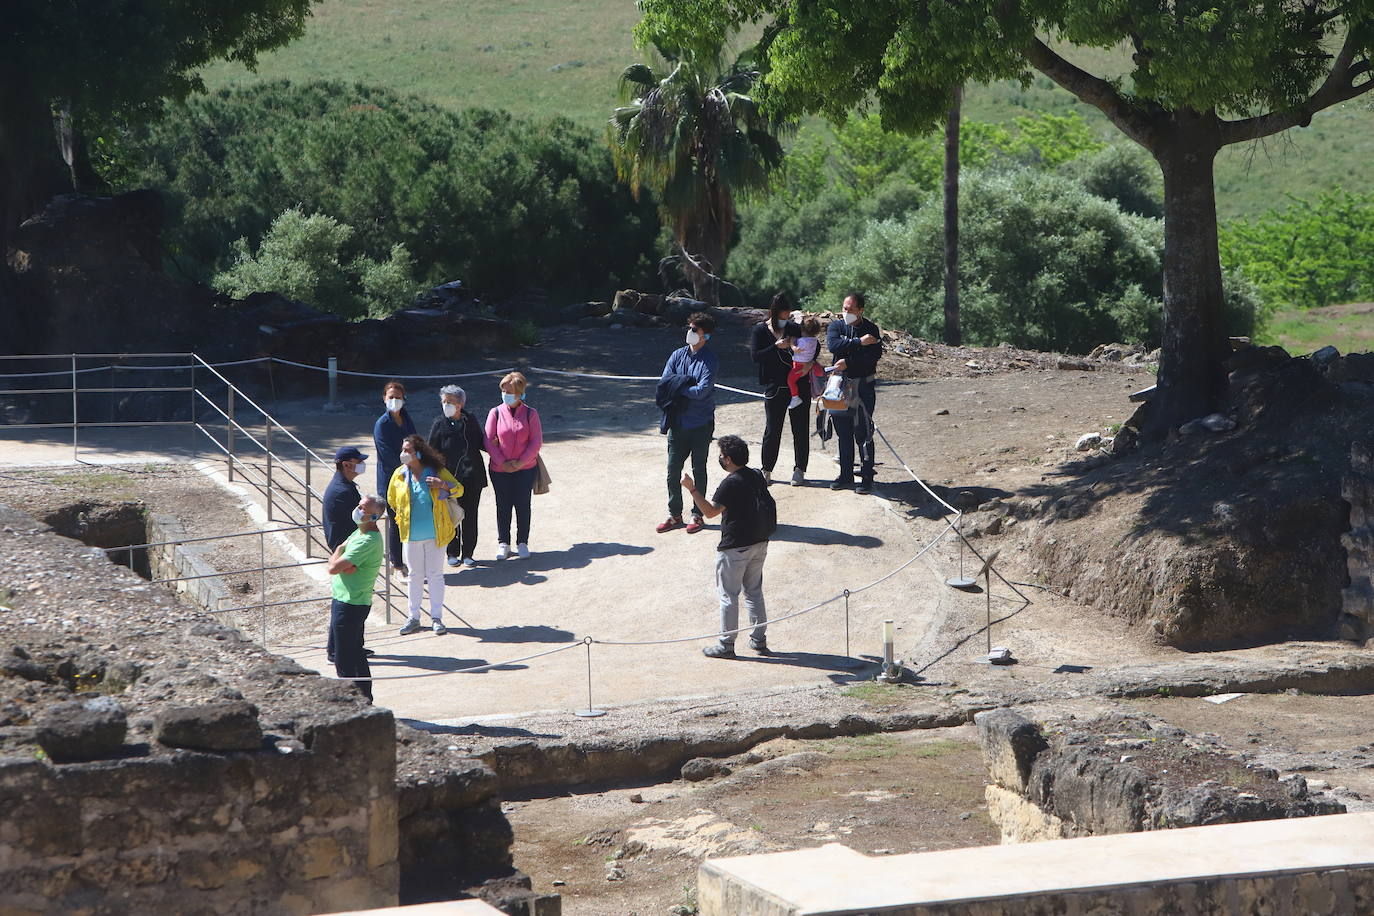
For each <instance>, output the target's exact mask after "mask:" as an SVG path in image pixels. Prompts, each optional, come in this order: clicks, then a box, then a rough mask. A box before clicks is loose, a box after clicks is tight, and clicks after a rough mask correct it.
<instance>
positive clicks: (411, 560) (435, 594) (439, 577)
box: [402, 538, 444, 623]
mask: <svg viewBox="0 0 1374 916" xmlns="http://www.w3.org/2000/svg"><path fill="white" fill-rule="evenodd" d="M402 552H403V553H404V554H405V561H406V566H408V567H409V568H410V588H409V597H410V619H411V620H419V619H420V605H421V603H422V599H423V598H424V595H425V583H426V582H428V583H429V616H430V617H433V618H434V622H435V623H441V622H442V621H443V616H444V550H443V548H442V547H440V546H438V545H437V544H435V543H434V539H433V538H430V539H428V540H424V541H406V542H405V545H404V549H403V551H402Z"/></svg>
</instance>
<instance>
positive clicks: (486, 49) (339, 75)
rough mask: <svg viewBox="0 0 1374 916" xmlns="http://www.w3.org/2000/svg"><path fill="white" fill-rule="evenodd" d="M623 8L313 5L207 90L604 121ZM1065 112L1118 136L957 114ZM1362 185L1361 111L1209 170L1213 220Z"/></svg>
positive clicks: (624, 39) (1099, 65) (329, 1)
mask: <svg viewBox="0 0 1374 916" xmlns="http://www.w3.org/2000/svg"><path fill="white" fill-rule="evenodd" d="M638 18H639V16H638V12H637V11H636V9H635V4H634V0H325V2H324V3H322V4H320V5H319V6H317V7H315V14H314V18H313V19H312V20H311V21H310V23H309V26H308V28H307V31H306V35H305V38H304V39H302V40H301V41H300V42H298V43H296V44H294V45H291V46H290V47H288V48H285V49H283V50H281V51H278V52H276V53H275V54H270V55H267V56H266V57H264V58H263V60H262V62H261V65H260V67H259V69H258V72H257V73H256V74H253V73H248V72H247V71H245V70H244V69H243V68H242V67H239V66H230V65H228V64H221V65H218V66H216V67H213V68H211V69H210V70H208V71H207V73H206V80H207V83H209V84H210V85H211V86H214V87H219V86H227V85H232V84H244V83H250V82H254V81H258V80H264V79H278V78H289V79H293V80H312V79H340V80H346V81H350V82H365V83H374V84H378V85H382V86H387V87H390V88H392V89H396V90H399V91H402V92H412V93H416V94H418V95H422V96H425V97H427V98H429V99H431V100H433V101H435V102H438V103H440V104H442V105H447V106H453V107H466V106H483V107H489V108H504V109H507V110H509V111H512V112H515V113H516V114H521V115H529V116H534V117H549V116H552V115H555V114H559V115H565V116H567V117H569V118H571V119H573V120H574V121H577V122H578V123H580V124H584V125H587V126H596V125H600V124H603V123H605V121H606V119H607V118H608V117H609V116H610V112H611V109H612V108H613V107H614V106H615V104H616V96H615V92H616V80H617V78H618V77H619V75H620V71H621V70H622V69H623V68H624V67H625V65H626V64H627V63H630V62H633V61H636V60H639V59H641V56H640V53H639V52H638V51H637V50H636V49H635V48H634V43H633V41H632V40H631V37H630V30H631V29H632V28H633V26H634V24H635V22H636V21H638ZM1071 56H1072V58H1073V59H1074V60H1075V62H1077V63H1079V64H1081V65H1083V66H1086V67H1088V68H1089V69H1091V70H1093V71H1094V72H1102V71H1103V70H1104V69H1107V70H1110V69H1113V68H1116V69H1119V68H1120V65H1121V63H1122V62H1123V61H1124V59H1125V58H1124V56H1123V55H1122V53H1121V52H1119V51H1115V50H1095V49H1090V50H1086V51H1084V50H1078V49H1075V50H1073V51H1072V52H1071ZM1068 109H1075V110H1078V111H1081V112H1082V113H1083V114H1084V116H1085V117H1089V118H1091V119H1092V120H1093V121H1094V123H1096V124H1098V125H1100V127H1101V130H1102V133H1103V136H1104V137H1108V138H1110V139H1111V140H1112V142H1129V141H1126V140H1125V139H1124V138H1122V137H1121V135H1120V133H1119V132H1117V131H1116V130H1115V129H1114V128H1113V127H1112V126H1111V125H1110V124H1108V123H1107V121H1106V119H1105V118H1103V117H1102V116H1101V115H1099V114H1098V113H1097V112H1096V111H1095V110H1093V109H1089V108H1087V107H1086V106H1083V105H1080V104H1079V103H1078V102H1077V101H1076V100H1075V99H1073V98H1072V97H1071V96H1070V95H1069V94H1068V93H1067V92H1065V91H1063V90H1062V89H1059V88H1058V87H1056V86H1054V85H1053V84H1051V83H1050V82H1049V80H1047V79H1045V78H1043V77H1037V78H1036V79H1035V80H1034V82H1033V83H1032V85H1031V86H1030V87H1029V88H1028V89H1026V90H1024V91H1023V90H1022V89H1021V88H1020V87H1019V86H1016V85H1013V84H1009V83H1002V84H997V85H994V86H977V87H972V88H971V89H970V91H969V93H968V101H967V109H966V116H967V117H971V118H982V119H987V120H1004V119H1008V118H1011V117H1014V116H1016V115H1018V114H1023V113H1025V112H1026V111H1028V110H1044V111H1061V112H1062V111H1064V110H1068ZM1372 181H1374V112H1371V110H1370V108H1369V105H1368V103H1367V102H1365V101H1356V102H1350V103H1346V105H1344V106H1342V107H1341V108H1339V109H1335V110H1332V111H1329V112H1326V113H1324V114H1322V115H1319V116H1318V117H1317V119H1316V120H1315V121H1314V122H1313V126H1312V127H1310V128H1306V129H1301V130H1290V131H1288V132H1287V133H1285V134H1282V135H1280V136H1279V137H1276V138H1271V139H1270V140H1268V141H1267V142H1264V143H1261V144H1251V145H1248V146H1246V147H1235V148H1232V149H1229V150H1227V151H1226V152H1225V153H1223V155H1222V158H1221V160H1220V162H1219V163H1218V168H1217V195H1218V206H1219V208H1220V211H1221V215H1222V216H1223V217H1228V216H1236V215H1244V214H1249V213H1256V212H1260V211H1262V210H1264V209H1265V208H1267V207H1271V206H1275V205H1278V204H1281V203H1282V202H1283V198H1284V195H1286V194H1294V195H1297V196H1300V197H1309V196H1315V194H1316V193H1317V192H1319V191H1320V190H1322V189H1324V188H1327V187H1330V186H1331V185H1341V186H1344V187H1346V188H1351V189H1360V188H1365V187H1368V186H1369V185H1370V183H1371V182H1372Z"/></svg>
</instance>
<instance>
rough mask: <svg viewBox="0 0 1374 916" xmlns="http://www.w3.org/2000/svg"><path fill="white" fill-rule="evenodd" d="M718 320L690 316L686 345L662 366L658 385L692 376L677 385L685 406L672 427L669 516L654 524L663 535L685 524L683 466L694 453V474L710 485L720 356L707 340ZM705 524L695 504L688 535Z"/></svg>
mask: <svg viewBox="0 0 1374 916" xmlns="http://www.w3.org/2000/svg"><path fill="white" fill-rule="evenodd" d="M715 329H716V322H715V319H713V318H712V317H711V316H710V315H707V314H705V313H704V312H696V313H694V314H693V315H692V316H691V317H690V318H688V319H687V345H686V346H684V347H679V348H678V349H676V350H674V351H673V355H672V356H669V357H668V362H667V364H665V365H664V367H663V375H662V376H660V379H659V384H660V386H662V385H663V382H665V381H667V380H668V379H669V378H670V376H689V377H690V378H691V379H692V381H691V383H690V384H686V383H685V382H686V380H685V379H683V380H682V381H683V382H684V384H682V385H680V386H678V387H677V391H678V398H677V400H678V401H679V402H680V403H681V405H682V409H681V410H678V411H675V412H673V414H672V418H671V420H670V425H669V427H668V519H667V521H665V522H663V523H662V524H661V525H659V526H658V528H657V529H656V530H657V531H658V532H659V533H660V534H662V533H663V532H665V531H672V530H673V529H674V528H681V527H682V468H683V465H685V464H686V463H687V459H688V457H689V456H690V457H691V459H692V478H693V479H694V480H695V481H696V482H697V486H699V487H704V486H705V485H706V458H707V456H708V454H709V453H710V450H711V442H712V441H713V440H714V438H715V434H716V371H717V369H718V368H719V366H720V360H719V359H718V358H717V356H716V354H715V352H714V351H712V350H711V348H710V347H708V346H707V345H706V343H707V341H709V340H710V339H711V333H712V332H713V331H715ZM704 527H706V525H705V523H704V522H703V521H702V520H701V510H699V509H698V508H697V507H696V506H695V505H694V506H692V522H691V524H689V525H688V526H687V533H688V534H695V533H696V532H698V531H700V530H701V529H702V528H704Z"/></svg>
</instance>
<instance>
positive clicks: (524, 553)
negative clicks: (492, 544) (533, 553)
mask: <svg viewBox="0 0 1374 916" xmlns="http://www.w3.org/2000/svg"><path fill="white" fill-rule="evenodd" d="M515 552H516V553H517V554H519V555H520V559H522V560H528V559H529V558H530V545H529V544H516V545H515Z"/></svg>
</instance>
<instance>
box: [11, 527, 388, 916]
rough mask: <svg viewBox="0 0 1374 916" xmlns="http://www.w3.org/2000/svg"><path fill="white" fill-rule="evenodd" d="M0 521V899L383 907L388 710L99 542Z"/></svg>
mask: <svg viewBox="0 0 1374 916" xmlns="http://www.w3.org/2000/svg"><path fill="white" fill-rule="evenodd" d="M0 528H3V529H4V530H5V532H6V537H5V541H4V544H3V552H4V553H5V554H6V556H5V557H4V558H3V562H4V565H5V569H6V579H5V588H4V590H3V592H0V606H3V610H0V811H3V812H4V814H3V817H0V901H3V907H0V909H3V910H4V912H6V913H16V914H18V913H73V912H85V913H164V912H177V913H214V914H225V913H255V914H275V913H291V914H297V913H299V914H305V913H318V912H323V911H331V910H344V909H357V908H364V907H375V906H387V905H394V904H395V903H396V902H397V899H398V893H397V890H398V884H399V865H398V857H397V851H398V838H397V823H398V817H397V788H396V750H395V748H396V741H395V723H394V721H393V719H392V716H391V714H390V713H389V712H387V711H386V710H380V709H376V708H374V707H370V706H368V705H366V704H365V703H364V702H363V701H362V699H361V697H360V696H359V694H358V693H357V692H356V690H355V689H354V688H353V687H352V686H351V685H347V684H342V683H338V682H331V681H326V680H323V679H321V678H319V677H317V676H315V675H314V674H313V672H309V671H306V670H305V669H302V668H300V667H299V666H298V665H296V664H295V663H294V662H291V661H289V660H286V659H281V658H278V657H276V656H272V655H270V654H268V653H267V652H264V651H263V650H262V649H261V648H260V647H258V646H256V645H253V644H252V643H250V642H248V641H247V640H244V639H243V638H242V637H241V636H240V635H239V634H238V633H237V631H234V630H231V629H229V628H226V627H222V626H220V625H218V624H215V623H211V622H208V621H206V620H205V618H204V616H203V614H202V613H201V612H200V611H199V610H197V609H194V608H191V607H189V606H188V605H186V604H184V603H181V602H180V601H178V600H177V599H176V598H175V597H173V596H172V595H171V594H170V593H168V592H166V591H165V590H164V589H161V588H159V587H156V586H149V585H148V584H147V582H146V580H143V579H140V578H138V577H137V576H135V575H134V574H132V573H130V572H129V571H128V570H125V569H123V568H121V567H117V566H113V565H112V564H111V563H110V562H109V561H108V560H107V559H106V558H105V557H104V555H103V553H102V552H101V551H99V550H96V549H92V548H85V547H81V546H79V545H74V544H73V543H72V542H71V541H70V540H67V539H64V538H60V537H58V536H56V535H54V534H52V533H51V532H50V531H48V530H47V529H46V528H44V527H43V526H41V525H39V524H37V523H36V522H34V521H33V520H32V519H30V518H28V517H27V516H24V515H22V514H20V513H17V512H14V511H13V510H10V509H9V508H7V507H4V506H0ZM57 570H61V572H62V575H56V574H55V571H57Z"/></svg>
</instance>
